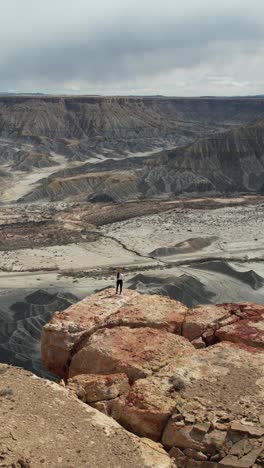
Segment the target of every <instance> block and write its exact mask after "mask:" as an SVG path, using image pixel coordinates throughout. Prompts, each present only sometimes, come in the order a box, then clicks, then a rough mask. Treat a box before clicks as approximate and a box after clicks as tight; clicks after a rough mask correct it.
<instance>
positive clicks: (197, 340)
mask: <svg viewBox="0 0 264 468" xmlns="http://www.w3.org/2000/svg"><path fill="white" fill-rule="evenodd" d="M191 343H192V345H193V346H194V347H195V348H196V349H203V348H205V347H206V344H205V342H204V340H203V339H202V337H200V338H195V340H192V341H191Z"/></svg>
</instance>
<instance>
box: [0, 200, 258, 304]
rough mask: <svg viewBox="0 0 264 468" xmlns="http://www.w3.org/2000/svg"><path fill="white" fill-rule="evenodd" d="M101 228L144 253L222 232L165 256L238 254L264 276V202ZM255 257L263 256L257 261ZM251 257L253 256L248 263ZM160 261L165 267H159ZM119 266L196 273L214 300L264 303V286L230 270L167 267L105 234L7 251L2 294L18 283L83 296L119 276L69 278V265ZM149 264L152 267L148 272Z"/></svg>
mask: <svg viewBox="0 0 264 468" xmlns="http://www.w3.org/2000/svg"><path fill="white" fill-rule="evenodd" d="M101 232H102V233H105V234H107V235H111V236H113V237H115V238H116V239H120V240H121V241H122V242H123V243H124V244H125V245H126V246H127V247H129V248H130V249H134V250H136V251H137V252H140V253H141V254H143V255H147V254H148V253H149V252H150V251H152V250H154V249H156V248H159V247H169V246H172V245H175V244H176V243H178V242H180V241H183V240H187V239H190V238H194V237H208V236H217V237H218V239H217V240H216V241H214V242H213V244H212V245H210V246H209V247H207V248H205V249H202V250H200V251H196V252H191V253H186V254H179V255H174V256H173V257H163V258H162V259H161V260H162V261H163V262H164V261H166V262H168V263H170V262H171V261H178V260H181V261H186V262H187V263H188V262H190V260H192V259H197V258H206V257H216V258H222V257H223V258H233V263H231V264H232V265H233V267H234V268H235V269H236V270H240V271H248V270H254V271H255V272H256V273H257V274H259V275H260V276H262V277H264V234H263V232H264V206H262V205H261V204H260V205H259V206H257V207H256V206H247V207H243V206H242V207H241V206H240V207H232V208H221V209H218V210H208V211H204V210H185V212H184V213H179V212H178V211H177V210H175V211H170V212H169V213H163V214H158V215H152V216H146V217H143V218H136V219H132V220H129V221H124V222H120V223H115V224H113V225H111V226H105V227H103V228H101ZM256 258H257V259H258V260H259V259H261V258H262V259H263V260H262V261H254V259H256ZM246 259H248V260H247V261H246V262H245V260H246ZM241 260H244V261H243V262H241ZM156 265H159V267H163V269H160V268H157V269H156ZM117 266H124V267H126V266H128V267H129V266H133V267H138V268H137V271H136V272H133V273H132V274H131V275H127V277H126V279H129V278H130V277H132V276H134V275H135V274H136V273H140V272H141V271H142V268H143V267H144V274H146V275H147V274H149V275H158V276H160V275H163V276H180V275H182V274H188V275H191V276H193V277H195V278H197V279H198V280H199V281H201V282H202V283H203V284H204V285H205V286H206V287H207V288H208V289H209V290H210V291H213V292H214V293H215V298H214V302H225V301H227V300H228V301H230V300H234V301H238V300H239V301H244V300H245V301H246V300H250V301H257V302H264V288H261V289H259V290H257V291H256V290H253V289H252V288H251V287H250V286H248V285H246V284H245V285H243V284H242V283H241V281H239V280H237V279H234V278H231V277H228V276H226V275H225V274H221V273H215V272H210V271H205V270H202V269H199V270H198V269H195V268H192V267H190V266H188V265H185V266H184V265H181V266H178V267H173V268H167V267H166V265H165V264H162V263H161V262H159V260H153V259H148V258H146V257H140V256H138V255H136V254H135V253H133V252H128V251H127V250H125V249H124V248H123V247H122V246H121V245H120V244H119V243H118V242H116V241H114V240H111V239H106V238H101V239H99V240H98V241H96V242H91V243H79V244H71V245H67V246H55V247H46V248H38V249H21V250H17V251H8V252H2V253H0V289H2V293H3V292H4V291H5V290H9V289H12V290H15V289H19V288H21V289H23V288H29V289H39V288H48V289H50V288H51V289H53V288H54V289H55V290H61V289H62V290H70V291H71V292H73V293H76V292H77V295H78V296H80V297H83V296H85V295H86V294H88V293H91V292H93V291H94V290H95V289H100V288H103V287H106V286H109V285H111V284H114V280H115V278H114V276H113V277H110V278H109V277H105V278H104V277H102V278H101V279H100V278H96V277H95V278H80V279H79V278H78V279H75V278H74V276H72V277H71V276H70V277H64V276H61V275H60V273H63V271H64V270H73V271H74V272H77V271H79V270H97V271H98V272H100V270H101V269H103V268H105V267H117ZM148 266H151V269H150V270H148V271H145V269H146V267H148ZM45 269H50V270H51V271H45ZM29 270H35V271H33V272H30V271H29ZM74 291H75V292H74ZM78 291H79V292H78ZM0 294H1V292H0Z"/></svg>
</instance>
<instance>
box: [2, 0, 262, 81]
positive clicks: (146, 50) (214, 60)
mask: <svg viewBox="0 0 264 468" xmlns="http://www.w3.org/2000/svg"><path fill="white" fill-rule="evenodd" d="M12 1H13V3H16V0H12ZM21 3H24V2H20V3H19V4H20V5H21ZM89 3H90V2H88V3H87V2H84V1H83V0H75V2H72V1H68V2H65V3H63V2H61V0H54V1H53V2H51V1H50V0H46V2H45V6H46V10H44V9H42V21H40V17H39V13H38V14H37V13H36V11H35V10H34V3H33V2H32V0H27V4H28V6H30V7H31V8H32V9H33V13H34V14H32V21H33V19H34V24H33V26H32V29H30V24H25V27H24V29H23V27H22V25H21V24H18V26H17V28H18V30H17V43H16V44H15V45H14V42H13V39H12V40H10V42H9V41H8V38H9V33H8V31H7V30H6V31H5V30H4V31H2V32H1V34H2V35H5V38H6V40H5V42H4V44H6V45H4V46H3V50H2V52H1V55H0V84H1V82H2V83H4V84H5V85H6V84H7V83H10V84H11V85H12V86H19V85H20V86H23V84H25V83H27V82H29V83H35V86H41V85H43V83H45V85H46V86H47V87H49V86H52V87H53V88H55V87H57V88H59V87H60V86H61V85H62V84H63V83H65V82H68V81H74V80H76V81H81V82H87V83H89V85H90V86H92V85H93V84H94V85H96V83H98V82H100V84H101V85H102V84H103V83H105V85H106V86H107V85H108V84H109V83H115V82H116V83H120V82H122V83H125V82H126V81H129V82H131V81H133V80H136V81H140V80H141V79H142V81H144V80H146V79H147V78H148V77H149V79H151V80H153V78H154V77H158V76H159V75H164V74H170V73H173V72H175V70H186V73H189V71H190V70H195V68H196V67H199V66H205V67H209V68H210V69H211V70H212V73H211V74H212V75H213V74H214V67H216V68H217V67H218V66H220V64H221V63H225V64H228V63H230V64H232V63H234V58H237V57H238V56H239V57H240V62H239V65H238V68H239V69H241V68H242V67H243V63H245V66H246V62H247V60H248V57H249V56H253V55H254V56H258V54H260V53H262V47H263V44H264V31H263V27H262V21H261V19H262V15H263V13H264V5H263V3H262V2H261V0H253V1H251V2H250V1H247V0H245V1H244V2H243V1H242V0H240V1H239V2H238V1H237V0H230V1H229V2H226V1H225V0H224V1H222V3H221V5H220V6H219V5H218V7H217V8H212V2H211V1H209V0H208V1H205V0H202V1H196V0H189V2H188V3H187V4H186V6H185V7H183V6H180V4H178V5H177V3H178V2H176V1H173V2H172V1H169V0H167V1H163V2H160V4H159V6H158V7H156V8H155V7H153V2H149V1H148V0H146V1H145V3H144V5H143V6H142V4H141V3H142V2H140V1H139V0H135V1H134V2H133V3H132V2H130V0H128V1H127V3H126V2H125V3H126V5H127V7H126V9H125V8H124V3H122V4H121V3H120V2H119V1H117V0H116V1H113V2H109V1H108V2H107V3H106V0H105V2H103V1H102V0H100V1H99V2H98V5H97V7H94V9H92V10H91V8H92V7H91V5H90V11H89V8H87V6H89ZM19 4H18V3H17V5H19ZM35 4H36V3H35ZM67 4H68V5H70V6H71V7H72V5H73V4H74V5H75V8H72V10H71V11H72V16H71V15H70V14H69V11H68V9H67ZM151 4H152V8H151V7H150V6H151ZM52 5H55V7H56V8H55V12H56V14H54V17H53V16H52V11H53V9H52ZM63 5H64V6H63ZM78 5H79V6H80V8H79V10H78ZM109 5H110V7H111V5H112V8H110V7H109ZM121 5H122V6H121ZM199 5H200V7H199ZM103 6H104V7H105V10H104V9H103ZM239 6H240V7H239ZM238 7H239V8H238ZM249 7H250V8H249ZM254 7H255V8H254ZM76 10H78V11H76ZM48 13H49V15H48ZM57 15H59V17H57ZM49 16H51V19H50V21H49ZM29 17H30V14H29ZM36 23H37V24H36ZM45 23H46V24H45ZM38 24H39V29H38V28H37V27H36V26H37V25H38ZM25 28H26V31H25ZM10 34H12V33H11V31H10ZM243 61H244V62H243ZM234 71H235V70H234ZM215 74H216V75H218V70H215ZM209 81H210V80H209ZM235 81H236V80H232V79H231V80H230V82H235ZM244 81H245V82H247V80H246V79H244ZM212 82H213V80H211V83H212ZM217 83H218V82H217ZM226 83H228V81H226ZM160 85H161V87H162V78H161V82H160Z"/></svg>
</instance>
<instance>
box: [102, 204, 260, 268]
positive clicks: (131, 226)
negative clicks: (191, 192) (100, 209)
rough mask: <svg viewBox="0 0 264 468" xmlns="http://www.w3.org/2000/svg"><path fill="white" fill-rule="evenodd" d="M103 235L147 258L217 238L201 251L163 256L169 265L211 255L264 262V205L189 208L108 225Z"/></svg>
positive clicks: (104, 228) (103, 228)
mask: <svg viewBox="0 0 264 468" xmlns="http://www.w3.org/2000/svg"><path fill="white" fill-rule="evenodd" d="M263 202H264V199H263ZM101 232H103V233H105V234H107V235H109V234H110V235H112V236H114V237H115V238H117V239H119V240H122V242H124V243H125V244H126V246H127V247H129V248H130V249H133V250H136V251H137V252H140V253H142V254H143V255H148V254H149V253H150V252H152V251H153V250H155V249H157V248H161V247H173V246H175V245H176V244H178V243H179V242H182V241H186V240H188V239H192V238H197V237H201V238H207V237H213V236H214V237H217V239H216V240H215V241H214V242H213V243H212V244H211V245H210V246H208V247H206V248H204V249H202V250H200V251H194V252H190V253H179V254H177V255H174V256H169V257H168V256H167V257H163V258H162V260H165V261H166V262H170V261H173V262H175V261H177V260H188V259H195V258H197V257H198V258H202V257H208V256H220V257H224V256H236V257H237V258H241V257H245V256H248V258H251V259H252V258H256V257H260V256H261V257H263V259H264V204H263V205H262V204H260V205H258V206H254V205H252V206H238V207H228V208H220V209H215V210H207V211H206V210H194V209H192V210H191V209H186V210H185V211H184V213H182V212H179V211H178V210H177V209H175V210H170V211H169V212H165V213H160V214H156V215H150V216H145V217H142V218H135V219H131V220H129V221H123V222H120V223H115V224H112V225H109V226H104V227H102V228H101Z"/></svg>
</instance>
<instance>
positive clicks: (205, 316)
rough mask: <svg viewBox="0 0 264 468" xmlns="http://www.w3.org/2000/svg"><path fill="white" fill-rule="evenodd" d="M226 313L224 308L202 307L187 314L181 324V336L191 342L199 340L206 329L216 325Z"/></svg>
mask: <svg viewBox="0 0 264 468" xmlns="http://www.w3.org/2000/svg"><path fill="white" fill-rule="evenodd" d="M227 315H228V312H227V310H226V308H225V307H222V308H221V307H218V306H214V305H202V306H198V307H196V308H195V309H192V310H190V311H189V312H188V314H187V316H186V318H185V321H184V323H183V336H185V337H186V338H188V340H190V341H192V340H194V339H196V338H200V337H201V336H202V334H203V333H204V332H205V331H206V329H207V328H208V327H209V326H210V327H211V328H212V326H213V325H214V324H217V323H218V322H219V321H220V320H221V319H222V318H224V317H226V316H227Z"/></svg>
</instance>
